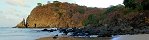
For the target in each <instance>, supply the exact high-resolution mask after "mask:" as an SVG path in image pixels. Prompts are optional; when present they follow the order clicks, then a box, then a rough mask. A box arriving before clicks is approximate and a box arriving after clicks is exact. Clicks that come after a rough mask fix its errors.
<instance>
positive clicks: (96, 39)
mask: <svg viewBox="0 0 149 40" xmlns="http://www.w3.org/2000/svg"><path fill="white" fill-rule="evenodd" d="M37 40H111V38H110V37H59V38H56V39H55V38H53V37H43V38H39V39H37Z"/></svg>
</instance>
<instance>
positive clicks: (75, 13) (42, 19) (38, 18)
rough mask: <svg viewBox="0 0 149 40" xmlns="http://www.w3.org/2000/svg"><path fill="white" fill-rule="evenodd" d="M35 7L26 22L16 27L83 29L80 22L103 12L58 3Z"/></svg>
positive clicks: (96, 9)
mask: <svg viewBox="0 0 149 40" xmlns="http://www.w3.org/2000/svg"><path fill="white" fill-rule="evenodd" d="M37 5H38V6H36V7H35V8H34V9H33V10H32V11H31V13H30V15H29V16H28V17H27V19H26V21H22V22H21V23H19V24H18V25H17V26H16V27H31V28H33V27H37V28H40V27H41V28H43V27H83V24H82V22H83V20H85V19H87V17H88V15H90V14H99V13H100V12H101V11H102V10H103V9H101V8H89V7H86V6H80V5H77V4H73V3H67V2H63V3H62V2H59V1H54V2H53V3H48V4H45V5H42V4H41V3H37ZM25 24H26V25H25Z"/></svg>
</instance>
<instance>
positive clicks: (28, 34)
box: [0, 27, 58, 40]
mask: <svg viewBox="0 0 149 40" xmlns="http://www.w3.org/2000/svg"><path fill="white" fill-rule="evenodd" d="M40 30H42V29H31V28H8V27H0V40H35V39H38V38H40V37H48V36H53V35H56V34H57V33H58V31H54V32H43V31H40Z"/></svg>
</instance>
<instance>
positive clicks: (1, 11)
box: [0, 0, 123, 27]
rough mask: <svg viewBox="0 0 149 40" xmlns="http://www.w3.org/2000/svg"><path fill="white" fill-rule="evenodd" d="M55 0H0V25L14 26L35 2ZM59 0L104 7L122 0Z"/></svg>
mask: <svg viewBox="0 0 149 40" xmlns="http://www.w3.org/2000/svg"><path fill="white" fill-rule="evenodd" d="M47 1H50V2H51V3H52V2H53V1H55V0H0V27H14V26H16V25H17V24H18V23H20V22H21V21H22V19H23V18H27V16H28V15H29V14H30V12H31V11H32V9H33V8H34V7H36V6H37V3H42V4H46V3H47ZM57 1H60V2H69V3H76V4H78V5H83V6H87V7H98V8H106V7H109V6H111V5H118V4H122V3H123V0H57Z"/></svg>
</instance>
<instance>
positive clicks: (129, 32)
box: [41, 27, 149, 38]
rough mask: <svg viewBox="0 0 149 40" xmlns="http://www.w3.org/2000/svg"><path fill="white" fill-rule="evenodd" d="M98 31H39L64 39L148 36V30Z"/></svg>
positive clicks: (86, 29) (90, 29)
mask: <svg viewBox="0 0 149 40" xmlns="http://www.w3.org/2000/svg"><path fill="white" fill-rule="evenodd" d="M103 29H104V28H102V29H100V28H97V27H92V28H85V27H84V28H76V27H74V28H56V29H50V30H48V29H43V30H41V31H48V32H53V31H59V33H63V34H62V35H63V36H65V37H112V36H116V35H136V34H149V30H147V29H146V30H145V29H142V30H141V29H130V30H129V29H127V30H126V29H118V30H108V28H106V29H104V30H103ZM58 36H59V35H55V36H54V37H56V38H57V37H58Z"/></svg>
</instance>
